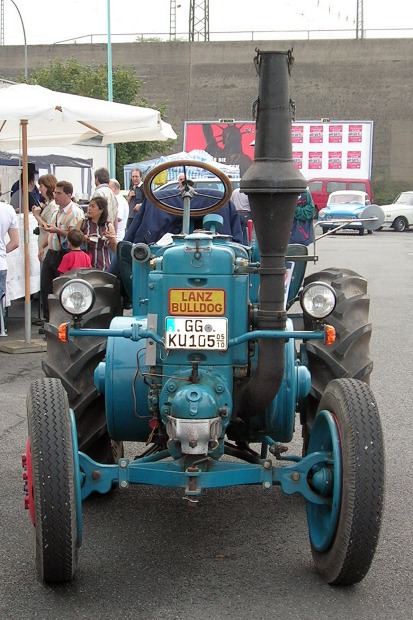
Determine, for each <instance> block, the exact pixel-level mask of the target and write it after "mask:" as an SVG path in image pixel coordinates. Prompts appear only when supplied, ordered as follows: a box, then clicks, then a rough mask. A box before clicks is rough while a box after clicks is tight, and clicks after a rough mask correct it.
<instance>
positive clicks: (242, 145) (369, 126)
mask: <svg viewBox="0 0 413 620" xmlns="http://www.w3.org/2000/svg"><path fill="white" fill-rule="evenodd" d="M291 141H292V150H293V161H294V163H295V165H296V166H297V168H298V169H299V170H300V171H301V172H302V174H303V175H304V176H305V177H306V178H307V179H310V178H312V177H314V176H317V177H325V178H328V177H331V178H333V177H334V178H337V177H351V178H353V179H370V178H371V166H372V151H373V121H328V122H322V121H296V122H294V123H293V124H292V126H291ZM254 144H255V123H254V122H251V121H234V122H220V121H218V122H215V121H187V122H186V123H185V128H184V150H185V151H187V152H189V151H192V150H194V149H201V150H204V151H207V153H209V154H210V155H212V156H213V157H214V158H215V160H216V161H219V162H222V163H225V164H232V165H239V167H240V175H241V176H242V175H243V174H244V172H245V171H246V170H247V169H248V167H249V166H250V165H251V163H252V161H253V159H254Z"/></svg>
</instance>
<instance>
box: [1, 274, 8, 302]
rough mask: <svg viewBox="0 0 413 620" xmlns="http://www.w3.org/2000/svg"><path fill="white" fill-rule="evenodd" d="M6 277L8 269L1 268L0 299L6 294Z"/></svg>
mask: <svg viewBox="0 0 413 620" xmlns="http://www.w3.org/2000/svg"><path fill="white" fill-rule="evenodd" d="M6 277H7V269H1V270H0V301H1V300H2V298H3V295H5V294H6Z"/></svg>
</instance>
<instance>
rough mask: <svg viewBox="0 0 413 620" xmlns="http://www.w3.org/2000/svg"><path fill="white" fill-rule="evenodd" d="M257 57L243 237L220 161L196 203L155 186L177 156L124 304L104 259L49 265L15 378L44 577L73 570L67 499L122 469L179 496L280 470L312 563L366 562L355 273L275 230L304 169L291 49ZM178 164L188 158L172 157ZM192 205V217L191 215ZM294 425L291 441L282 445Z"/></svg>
mask: <svg viewBox="0 0 413 620" xmlns="http://www.w3.org/2000/svg"><path fill="white" fill-rule="evenodd" d="M255 63H256V67H257V70H258V74H259V96H258V99H257V102H256V105H255V115H256V121H257V133H256V144H255V160H254V162H253V164H252V165H251V167H250V168H249V169H248V171H247V172H246V173H245V175H244V176H243V178H242V181H241V188H242V190H243V191H244V192H245V193H246V194H247V195H248V197H249V201H250V206H251V212H252V219H253V222H254V235H253V239H252V241H251V243H250V244H249V245H247V246H245V245H242V244H240V243H236V242H234V241H233V240H232V238H231V237H230V236H228V235H224V234H220V232H219V230H220V225H221V224H222V218H221V216H219V215H217V214H216V213H215V211H216V210H217V209H219V208H220V207H221V206H222V205H224V204H226V203H227V202H228V199H229V196H230V192H231V185H230V182H229V180H228V179H227V178H226V177H225V175H222V174H221V175H220V176H221V180H222V181H223V183H224V185H225V192H224V195H223V196H221V197H218V198H217V197H216V196H214V195H211V196H209V202H208V204H207V206H206V207H204V208H203V209H201V210H196V211H195V210H193V209H192V208H191V200H192V196H193V188H189V187H188V186H187V187H186V188H184V190H182V195H181V203H180V204H181V207H177V206H176V196H175V197H174V201H175V202H174V201H169V200H168V198H167V197H165V195H164V193H162V192H157V191H153V182H154V179H155V178H156V176H157V175H158V174H159V172H160V170H161V169H162V168H163V167H170V166H176V165H178V164H177V162H169V163H167V164H166V165H161V167H157V168H155V169H154V170H152V171H151V172H150V173H149V174H148V175H147V177H146V179H145V187H144V189H145V194H146V196H147V198H148V199H149V201H150V202H151V203H152V204H153V205H155V206H156V207H158V208H159V209H161V210H163V211H165V212H167V213H172V214H174V215H175V214H176V213H177V211H179V212H180V214H181V216H182V229H181V232H180V233H179V234H175V235H173V237H172V240H171V242H170V243H167V244H166V245H160V244H157V243H155V244H152V245H148V244H145V243H129V242H126V241H125V242H121V243H120V244H119V247H118V252H117V261H118V266H119V272H120V279H121V280H122V282H123V286H124V288H125V289H126V291H127V292H128V293H129V294H130V297H131V300H132V313H131V315H130V316H127V313H125V312H123V311H122V306H121V296H120V294H119V286H120V282H119V278H118V277H116V276H115V275H112V274H110V273H103V272H100V271H96V270H78V271H73V272H69V273H68V274H66V275H64V276H62V277H60V278H58V279H56V280H55V283H54V293H53V295H52V296H51V297H50V323H49V324H47V325H46V326H45V329H46V336H47V341H48V351H47V356H46V361H45V362H44V370H45V374H46V377H45V378H44V379H41V380H37V381H34V382H33V383H32V385H31V387H30V390H29V394H28V398H27V414H28V428H29V437H28V441H27V446H26V453H25V456H24V458H23V464H24V478H25V480H26V496H25V505H26V507H27V508H28V509H29V511H30V516H31V519H32V522H33V524H34V525H35V535H36V566H37V572H38V576H39V578H40V579H41V580H43V581H45V582H66V581H70V580H71V579H72V578H73V577H74V575H75V571H76V566H77V555H78V548H79V547H80V545H81V541H82V502H83V501H84V500H85V499H86V498H87V497H88V496H89V495H90V494H91V493H96V492H97V493H108V492H110V491H111V489H113V488H114V487H118V488H120V489H127V488H128V487H129V486H130V485H132V484H146V485H153V486H154V487H159V486H167V487H175V488H177V487H179V488H180V489H182V495H183V498H184V499H185V500H186V501H187V502H188V504H189V505H196V503H197V502H198V501H199V500H200V498H201V495H202V491H203V489H213V488H217V489H219V492H223V491H222V489H221V488H222V487H227V486H233V485H260V486H261V487H262V489H263V491H264V492H271V489H272V488H273V487H274V486H275V485H279V486H280V487H281V489H282V490H283V491H284V492H285V493H286V494H295V493H299V494H301V495H302V496H303V497H304V499H305V504H306V510H307V521H308V531H309V538H310V545H311V551H312V555H313V558H314V563H315V566H316V569H317V571H318V572H319V573H320V575H321V576H322V578H323V579H324V580H325V581H326V582H327V583H330V584H337V585H348V584H354V583H357V582H358V581H360V580H361V579H363V578H364V576H365V575H366V573H367V572H368V570H369V567H370V565H371V562H372V560H373V556H374V553H375V549H376V545H377V542H378V536H379V529H380V521H381V513H382V506H383V487H384V451H383V439H382V432H381V425H380V420H379V413H378V408H377V404H376V401H375V398H374V396H373V394H372V392H371V390H370V388H369V378H370V373H371V371H372V361H371V359H370V356H369V341H370V336H371V325H370V324H369V321H368V310H369V297H368V295H367V284H366V281H365V280H364V279H363V278H362V277H361V276H359V275H358V274H356V273H354V272H352V271H350V270H347V269H335V268H331V269H328V270H323V271H319V272H317V273H313V274H311V275H310V276H308V277H307V278H306V277H305V270H306V265H307V263H308V261H309V260H315V258H316V257H315V256H309V255H308V248H307V247H305V246H301V245H293V246H289V245H288V240H289V234H290V230H291V226H292V221H293V216H294V209H295V205H296V201H297V197H298V195H299V194H300V193H301V192H302V191H304V190H305V187H306V181H305V179H304V178H303V176H302V175H301V173H300V172H299V171H298V170H297V169H296V167H295V166H294V164H293V161H292V146H291V120H292V105H291V101H290V97H289V90H288V76H289V73H290V70H291V65H292V55H291V52H258V53H257V57H256V59H255ZM191 164H194V165H196V166H199V165H200V164H199V162H184V164H182V165H183V166H184V167H185V166H188V165H191ZM208 166H209V164H207V165H206V167H207V168H208ZM218 174H220V173H218ZM191 192H192V193H191ZM161 194H162V195H161ZM194 217H196V218H199V217H203V225H202V228H201V229H195V230H193V226H192V222H193V219H194ZM367 225H369V224H368V223H367ZM371 225H374V223H372V224H371ZM299 304H300V305H301V310H300V311H298V310H297V307H298V308H299ZM297 427H298V428H299V429H300V428H301V430H302V448H301V446H300V449H299V450H298V454H290V453H289V451H288V450H289V446H288V444H289V443H290V442H292V440H293V437H294V434H295V432H296V429H297ZM126 442H138V443H139V444H140V445H141V446H142V449H141V451H140V453H139V454H138V455H137V456H136V457H129V458H126V457H125V451H124V446H126V445H127V444H126ZM296 452H297V450H296Z"/></svg>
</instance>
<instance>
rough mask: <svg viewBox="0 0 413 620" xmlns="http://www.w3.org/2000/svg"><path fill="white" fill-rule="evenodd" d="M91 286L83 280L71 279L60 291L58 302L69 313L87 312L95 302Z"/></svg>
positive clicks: (77, 314)
mask: <svg viewBox="0 0 413 620" xmlns="http://www.w3.org/2000/svg"><path fill="white" fill-rule="evenodd" d="M95 297H96V295H95V291H94V289H93V286H91V285H90V284H89V282H86V281H85V280H71V281H70V282H67V284H65V285H64V286H63V288H62V290H61V292H60V303H61V304H62V306H63V308H64V309H65V310H66V312H68V313H69V314H73V315H75V316H82V314H86V312H89V310H90V309H91V307H92V306H93V304H94V303H95Z"/></svg>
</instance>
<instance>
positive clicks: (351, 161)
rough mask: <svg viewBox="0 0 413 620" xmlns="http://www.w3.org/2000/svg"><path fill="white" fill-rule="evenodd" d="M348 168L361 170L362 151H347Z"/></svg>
mask: <svg viewBox="0 0 413 620" xmlns="http://www.w3.org/2000/svg"><path fill="white" fill-rule="evenodd" d="M347 168H348V169H349V170H360V168H361V151H349V152H348V153H347Z"/></svg>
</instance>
